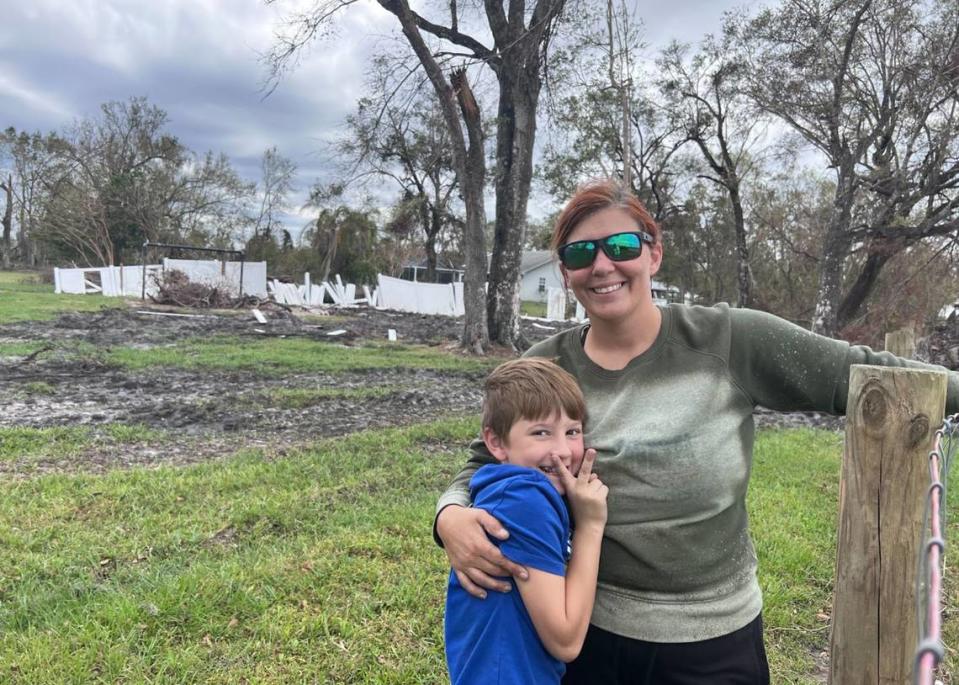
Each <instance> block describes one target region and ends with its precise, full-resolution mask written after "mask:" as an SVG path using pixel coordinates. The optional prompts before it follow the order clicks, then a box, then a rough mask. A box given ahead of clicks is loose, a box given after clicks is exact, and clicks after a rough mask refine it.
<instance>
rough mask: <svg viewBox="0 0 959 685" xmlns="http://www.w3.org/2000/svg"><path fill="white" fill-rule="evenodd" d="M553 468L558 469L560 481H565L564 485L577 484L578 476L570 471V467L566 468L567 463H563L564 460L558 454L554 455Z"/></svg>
mask: <svg viewBox="0 0 959 685" xmlns="http://www.w3.org/2000/svg"><path fill="white" fill-rule="evenodd" d="M552 460H553V468H554V469H556V473H557V474H558V475H559V479H560V481H561V482H562V483H563V487H571V486H572V485H575V484H576V477H575V476H574V475H573V474H572V473H570V472H569V469H568V468H566V464H564V463H563V460H562V459H560V458H559V456H557V455H555V454H554V455H553V456H552Z"/></svg>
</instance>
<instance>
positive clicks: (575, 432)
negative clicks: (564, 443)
mask: <svg viewBox="0 0 959 685" xmlns="http://www.w3.org/2000/svg"><path fill="white" fill-rule="evenodd" d="M582 433H583V429H582V428H570V429H569V430H568V431H566V435H569V436H570V437H575V436H577V435H582Z"/></svg>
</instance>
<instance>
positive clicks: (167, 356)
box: [106, 337, 495, 375]
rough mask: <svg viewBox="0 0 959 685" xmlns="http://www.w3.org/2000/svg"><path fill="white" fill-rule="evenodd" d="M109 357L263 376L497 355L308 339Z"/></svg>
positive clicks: (459, 365) (452, 363)
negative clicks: (247, 372) (346, 343)
mask: <svg viewBox="0 0 959 685" xmlns="http://www.w3.org/2000/svg"><path fill="white" fill-rule="evenodd" d="M106 359H107V360H108V361H111V362H113V363H116V364H119V365H121V366H123V367H126V368H128V369H144V368H149V367H156V366H164V367H177V368H186V369H198V368H209V369H220V370H243V371H254V372H257V373H261V374H264V375H282V374H287V373H324V372H325V373H338V372H344V371H357V370H369V369H393V368H407V369H436V370H440V371H466V372H470V371H473V372H482V371H486V370H488V369H490V368H491V367H492V366H493V365H494V362H495V360H489V359H483V358H474V357H466V356H458V355H454V354H452V353H448V352H444V351H441V350H438V349H436V348H430V347H425V346H416V345H397V344H395V343H393V344H389V345H387V344H382V345H366V346H363V347H346V346H343V345H337V344H334V343H327V342H318V341H315V340H309V339H305V338H272V339H263V338H257V339H253V340H250V339H239V338H232V337H215V338H209V339H193V340H186V341H183V342H181V343H177V344H176V345H171V346H169V347H155V348H151V349H147V350H140V349H132V348H117V349H115V350H112V351H111V352H110V353H109V354H108V355H107V356H106Z"/></svg>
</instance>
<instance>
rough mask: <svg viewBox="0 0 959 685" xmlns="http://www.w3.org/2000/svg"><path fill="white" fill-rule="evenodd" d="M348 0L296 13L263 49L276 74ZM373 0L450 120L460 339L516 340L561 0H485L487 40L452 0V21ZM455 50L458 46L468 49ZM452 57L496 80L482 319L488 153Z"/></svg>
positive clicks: (475, 342)
mask: <svg viewBox="0 0 959 685" xmlns="http://www.w3.org/2000/svg"><path fill="white" fill-rule="evenodd" d="M354 1H355V0H332V1H327V2H323V1H320V2H317V3H315V4H314V5H313V6H312V9H311V10H310V11H308V12H307V13H305V14H303V15H300V17H298V18H297V19H296V20H295V21H294V23H293V25H294V27H295V28H294V31H293V34H292V35H291V36H288V37H286V38H285V39H281V42H280V44H279V45H278V46H277V48H276V49H275V50H274V52H273V53H272V54H271V55H270V57H269V61H270V63H271V65H272V68H273V75H274V76H278V75H279V74H281V73H282V72H283V70H284V69H285V68H287V67H288V66H289V65H290V64H291V60H292V59H293V58H294V57H295V56H296V55H297V53H298V52H299V50H300V48H302V46H303V45H305V44H306V43H307V42H309V41H310V40H312V39H313V38H314V37H315V36H316V35H317V34H318V33H321V32H322V31H324V30H325V29H327V28H328V27H329V25H330V22H331V20H332V18H333V17H334V15H335V14H336V13H337V12H338V11H340V10H342V9H344V8H347V7H348V6H350V5H352V4H353V2H354ZM377 2H378V3H379V4H380V6H381V7H383V8H384V9H386V10H387V11H388V12H390V13H391V14H393V15H394V16H395V17H396V18H397V20H398V22H399V24H400V28H401V30H402V32H403V35H404V37H405V38H406V40H407V42H408V43H409V45H410V47H411V48H412V49H413V52H414V53H415V54H416V57H417V59H418V60H419V62H420V65H421V66H422V67H423V70H424V71H425V72H426V74H427V76H428V78H429V80H430V83H431V84H432V85H433V88H434V90H435V91H436V95H437V98H438V101H439V103H440V107H441V109H442V111H443V118H444V120H445V122H446V125H447V127H448V129H449V133H450V140H451V143H452V144H451V150H452V153H453V159H454V166H455V168H456V172H457V178H458V179H459V186H460V189H461V192H462V194H463V199H464V202H465V205H466V230H465V241H464V242H465V252H466V279H465V283H464V291H465V300H466V302H465V304H466V326H465V331H464V340H463V342H464V344H465V345H466V346H467V347H469V348H470V349H474V350H477V351H479V350H481V349H482V348H483V347H484V345H485V344H486V340H487V335H489V336H490V337H491V338H492V339H493V340H494V341H496V342H499V343H502V344H505V345H510V346H512V347H521V346H523V340H522V338H521V335H520V330H519V318H518V314H519V266H520V260H521V250H522V245H523V242H524V237H525V229H526V206H527V202H528V199H529V189H530V183H531V180H532V173H533V143H534V140H535V134H536V109H537V104H538V102H539V94H540V89H541V85H542V80H541V79H542V68H543V63H544V55H545V52H546V48H547V46H548V44H549V38H550V36H551V34H552V30H553V28H554V25H555V22H556V20H557V18H558V17H559V14H560V12H561V11H562V9H563V7H564V5H565V0H538V2H536V4H535V6H533V7H532V8H528V7H527V6H526V3H525V2H524V1H523V0H512V1H511V2H510V3H509V4H508V7H506V8H504V7H503V5H502V4H501V3H497V2H486V3H485V4H484V9H485V19H486V23H487V26H488V28H489V31H490V33H491V35H492V37H493V47H492V48H490V47H488V46H486V45H485V44H484V43H483V42H482V41H481V40H478V39H477V38H475V37H473V36H471V35H469V34H466V33H463V32H462V31H461V30H460V26H461V23H460V17H459V16H458V12H459V8H458V5H457V4H456V3H452V4H451V5H450V6H449V9H450V16H449V25H443V24H441V23H438V22H436V21H432V20H430V19H427V18H426V17H424V16H422V15H420V14H419V13H417V12H415V11H413V10H412V9H411V8H410V6H409V3H408V2H407V0H377ZM424 33H426V34H429V35H431V36H432V37H433V38H435V39H437V40H439V41H440V42H441V43H443V44H444V45H447V46H451V47H450V49H441V50H438V51H437V50H431V49H430V48H429V47H428V46H427V44H426V41H425V40H424V36H423V34H424ZM451 50H452V51H454V52H451ZM461 50H465V54H463V53H462V52H460V51H461ZM450 57H455V58H457V59H462V60H464V62H461V63H474V62H478V63H481V64H483V65H485V66H487V67H488V68H489V69H490V70H491V71H492V72H493V74H494V75H495V77H496V80H497V84H498V103H497V115H496V153H495V156H496V167H495V170H494V185H495V189H496V218H495V222H494V230H493V255H492V260H491V264H490V274H489V287H488V298H487V307H486V308H485V310H486V313H487V317H486V322H484V324H482V325H481V324H480V323H479V322H478V317H477V314H478V313H480V312H481V311H483V307H482V306H481V302H482V301H483V294H482V288H483V280H484V277H485V273H486V255H485V239H484V237H483V230H484V228H485V223H486V222H485V211H484V209H483V188H484V184H485V161H484V160H483V135H482V127H481V117H480V110H479V105H478V104H477V101H476V99H475V97H474V95H473V89H472V88H471V87H470V84H469V81H468V80H467V72H466V68H465V66H462V67H459V68H457V69H454V70H453V71H451V72H449V75H448V76H447V73H446V72H444V69H443V65H442V64H441V62H440V61H439V60H440V59H446V58H450ZM457 105H459V111H458V112H457ZM464 128H465V129H466V135H464V131H463V129H464ZM467 136H468V141H469V142H468V143H467Z"/></svg>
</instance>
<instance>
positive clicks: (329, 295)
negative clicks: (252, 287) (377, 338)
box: [269, 273, 376, 307]
mask: <svg viewBox="0 0 959 685" xmlns="http://www.w3.org/2000/svg"><path fill="white" fill-rule="evenodd" d="M269 289H270V295H272V296H273V299H274V300H276V301H277V302H279V303H280V304H287V305H294V306H297V307H319V306H321V305H323V304H325V303H326V302H327V299H329V301H330V302H331V303H332V304H335V305H340V306H347V305H354V304H363V303H367V304H371V305H372V304H375V302H376V292H375V291H374V292H373V293H372V294H370V289H369V288H367V287H366V286H365V285H364V286H363V297H359V298H358V297H356V285H354V284H353V283H346V284H344V283H343V281H342V279H341V278H340V277H339V276H336V277H335V278H334V280H333V281H324V282H322V283H313V282H312V281H311V280H310V274H309V273H306V274H304V275H303V285H297V284H296V283H283V282H281V281H278V280H276V279H273V280H271V281H270V282H269Z"/></svg>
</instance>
